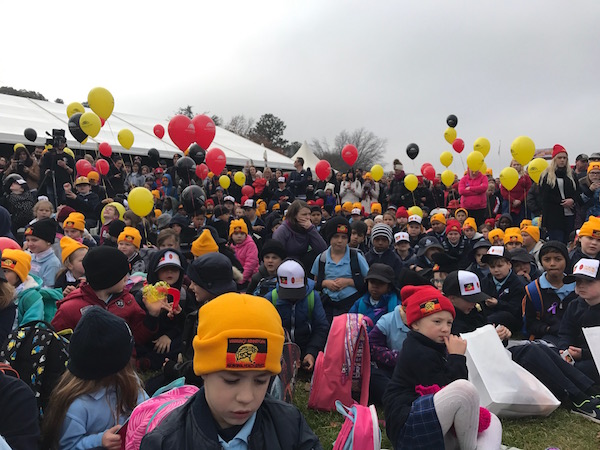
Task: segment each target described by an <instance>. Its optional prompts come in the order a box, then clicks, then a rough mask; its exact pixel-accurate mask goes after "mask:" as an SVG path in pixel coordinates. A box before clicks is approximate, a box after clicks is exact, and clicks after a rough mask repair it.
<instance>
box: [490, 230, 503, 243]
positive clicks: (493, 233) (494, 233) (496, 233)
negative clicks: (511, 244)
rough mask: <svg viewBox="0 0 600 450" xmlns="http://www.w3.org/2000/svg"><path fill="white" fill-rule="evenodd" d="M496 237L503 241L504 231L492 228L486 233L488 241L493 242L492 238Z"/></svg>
mask: <svg viewBox="0 0 600 450" xmlns="http://www.w3.org/2000/svg"><path fill="white" fill-rule="evenodd" d="M497 237H499V238H500V240H501V241H503V242H504V231H502V230H501V229H500V228H494V229H493V230H492V231H490V232H489V233H488V241H490V243H492V244H493V243H494V239H495V238H497Z"/></svg>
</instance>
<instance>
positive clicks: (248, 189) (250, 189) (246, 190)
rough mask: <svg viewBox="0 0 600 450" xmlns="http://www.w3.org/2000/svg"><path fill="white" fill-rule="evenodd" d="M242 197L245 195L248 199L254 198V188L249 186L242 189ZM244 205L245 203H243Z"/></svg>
mask: <svg viewBox="0 0 600 450" xmlns="http://www.w3.org/2000/svg"><path fill="white" fill-rule="evenodd" d="M242 195H245V196H246V197H248V198H252V196H254V188H253V187H252V186H250V185H248V184H246V185H244V186H243V187H242ZM242 204H244V202H242Z"/></svg>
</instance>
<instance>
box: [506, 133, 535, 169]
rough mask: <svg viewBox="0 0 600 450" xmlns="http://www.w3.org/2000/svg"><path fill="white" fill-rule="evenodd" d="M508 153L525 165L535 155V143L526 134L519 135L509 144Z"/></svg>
mask: <svg viewBox="0 0 600 450" xmlns="http://www.w3.org/2000/svg"><path fill="white" fill-rule="evenodd" d="M510 154H511V155H512V157H513V159H514V160H515V161H517V162H518V163H519V164H521V165H522V166H524V165H526V164H527V163H528V162H529V161H531V160H532V159H533V156H534V155H535V144H534V143H533V141H532V140H531V138H529V137H527V136H519V137H518V138H516V139H515V140H514V141H513V142H512V144H511V145H510Z"/></svg>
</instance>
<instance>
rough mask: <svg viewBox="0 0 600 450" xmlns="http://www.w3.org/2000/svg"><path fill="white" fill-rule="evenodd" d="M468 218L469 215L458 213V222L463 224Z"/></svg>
mask: <svg viewBox="0 0 600 450" xmlns="http://www.w3.org/2000/svg"><path fill="white" fill-rule="evenodd" d="M466 218H467V215H466V214H465V213H464V212H463V211H458V212H457V213H456V220H458V221H459V222H460V223H463V222H464V221H465V219H466Z"/></svg>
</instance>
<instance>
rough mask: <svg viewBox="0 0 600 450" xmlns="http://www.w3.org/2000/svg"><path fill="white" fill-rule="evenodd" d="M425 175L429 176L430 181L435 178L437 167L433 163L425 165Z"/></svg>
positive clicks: (423, 171)
mask: <svg viewBox="0 0 600 450" xmlns="http://www.w3.org/2000/svg"><path fill="white" fill-rule="evenodd" d="M421 171H422V173H423V176H424V177H425V178H427V179H428V180H429V181H433V180H435V169H434V168H433V166H432V165H429V166H427V167H425V170H422V169H421Z"/></svg>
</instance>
